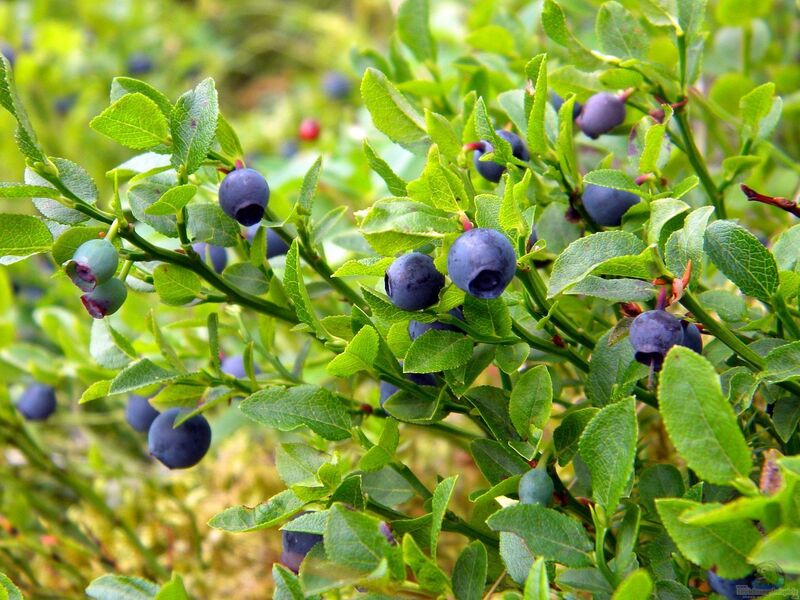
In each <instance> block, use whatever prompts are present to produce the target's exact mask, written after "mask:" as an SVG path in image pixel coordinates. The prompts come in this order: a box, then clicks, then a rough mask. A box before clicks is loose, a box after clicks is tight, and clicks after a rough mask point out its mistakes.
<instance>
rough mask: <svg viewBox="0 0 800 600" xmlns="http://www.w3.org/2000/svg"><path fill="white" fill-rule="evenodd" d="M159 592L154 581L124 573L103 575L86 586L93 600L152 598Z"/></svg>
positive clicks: (145, 599) (150, 599) (144, 599)
mask: <svg viewBox="0 0 800 600" xmlns="http://www.w3.org/2000/svg"><path fill="white" fill-rule="evenodd" d="M157 593H158V586H157V585H156V584H155V583H153V582H152V581H147V580H146V579H142V578H140V577H125V576H123V575H103V576H102V577H98V578H97V579H95V580H94V581H92V582H91V583H90V584H89V587H87V588H86V595H87V596H89V598H92V600H152V599H153V598H155V596H156V594H157Z"/></svg>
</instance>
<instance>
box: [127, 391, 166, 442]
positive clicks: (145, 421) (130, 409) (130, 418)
mask: <svg viewBox="0 0 800 600" xmlns="http://www.w3.org/2000/svg"><path fill="white" fill-rule="evenodd" d="M160 414H161V413H160V412H158V411H157V410H156V409H155V408H153V407H152V406H151V405H150V400H148V399H147V398H145V397H144V396H140V395H139V394H131V395H130V396H128V404H127V405H126V406H125V420H126V421H127V422H128V425H130V426H131V427H132V428H133V429H134V430H135V431H138V432H140V433H145V432H147V431H148V430H149V429H150V425H152V424H153V421H154V420H155V418H156V417H157V416H158V415H160Z"/></svg>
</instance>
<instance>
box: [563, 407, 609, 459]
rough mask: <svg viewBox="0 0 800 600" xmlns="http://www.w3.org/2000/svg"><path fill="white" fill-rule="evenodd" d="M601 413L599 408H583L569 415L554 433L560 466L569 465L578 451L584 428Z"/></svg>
mask: <svg viewBox="0 0 800 600" xmlns="http://www.w3.org/2000/svg"><path fill="white" fill-rule="evenodd" d="M598 412H600V411H599V409H597V408H581V409H579V410H576V411H573V412H569V413H567V416H566V417H564V419H563V420H562V421H561V425H559V426H558V427H556V430H555V431H554V432H553V443H554V444H555V447H556V452H557V453H558V464H559V465H561V466H562V467H563V466H564V465H566V464H568V463H569V462H570V461H571V460H572V457H573V456H575V453H576V452H577V451H578V443H579V441H580V438H581V434H582V433H583V430H584V428H585V427H586V425H587V424H588V423H589V421H591V420H592V418H594V416H595V415H596V414H597V413H598Z"/></svg>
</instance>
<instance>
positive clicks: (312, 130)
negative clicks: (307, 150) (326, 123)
mask: <svg viewBox="0 0 800 600" xmlns="http://www.w3.org/2000/svg"><path fill="white" fill-rule="evenodd" d="M319 131H320V126H319V121H317V120H316V119H303V120H302V121H301V122H300V130H299V135H300V139H301V140H304V141H306V142H313V141H314V140H316V139H317V138H318V137H319Z"/></svg>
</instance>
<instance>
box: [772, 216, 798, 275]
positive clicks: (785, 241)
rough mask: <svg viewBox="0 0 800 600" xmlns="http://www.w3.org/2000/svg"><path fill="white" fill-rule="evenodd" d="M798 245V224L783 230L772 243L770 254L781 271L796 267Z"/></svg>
mask: <svg viewBox="0 0 800 600" xmlns="http://www.w3.org/2000/svg"><path fill="white" fill-rule="evenodd" d="M798 247H800V225H795V226H794V227H790V228H789V229H786V230H785V231H783V232H782V233H781V234H780V236H779V237H778V239H777V240H775V243H774V244H773V245H772V254H773V255H774V256H775V261H776V262H777V263H778V268H779V269H780V270H781V271H792V270H794V269H796V266H797V263H798V260H800V255H798V252H797V248H798Z"/></svg>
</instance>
